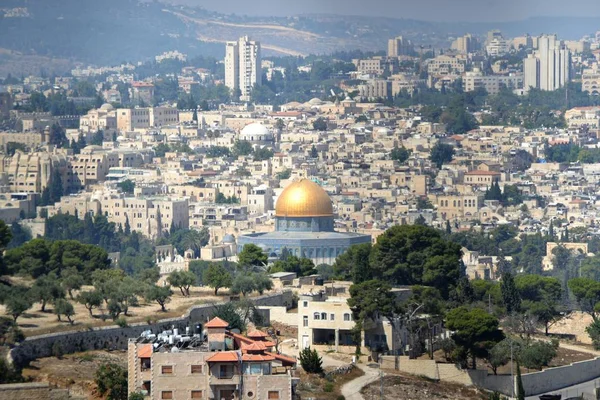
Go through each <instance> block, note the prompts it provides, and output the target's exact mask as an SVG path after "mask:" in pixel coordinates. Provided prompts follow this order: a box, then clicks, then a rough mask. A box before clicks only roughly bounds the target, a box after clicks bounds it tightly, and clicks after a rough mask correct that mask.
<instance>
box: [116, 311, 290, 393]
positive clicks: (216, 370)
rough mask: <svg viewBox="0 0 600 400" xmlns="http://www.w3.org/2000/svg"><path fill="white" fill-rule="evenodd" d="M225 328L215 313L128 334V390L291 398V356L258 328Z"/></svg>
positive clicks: (225, 324)
mask: <svg viewBox="0 0 600 400" xmlns="http://www.w3.org/2000/svg"><path fill="white" fill-rule="evenodd" d="M202 328H204V331H202ZM228 328H229V323H228V322H226V321H223V320H222V319H220V318H214V319H212V320H211V321H209V322H207V323H206V324H205V325H204V327H202V326H201V325H198V326H196V327H195V328H194V331H193V332H191V331H190V330H189V329H187V330H186V331H185V332H179V331H178V330H177V329H174V330H173V331H166V332H163V333H161V334H159V335H153V334H146V335H142V336H141V337H140V338H139V339H137V340H134V339H131V340H130V341H129V345H128V354H127V358H128V362H127V368H128V376H129V378H128V392H129V393H130V394H131V393H135V392H141V393H142V394H143V395H144V396H145V398H147V399H157V400H158V399H160V400H164V399H166V400H179V399H185V400H188V399H221V400H291V399H292V397H293V395H294V394H295V391H296V384H297V382H298V379H297V378H293V377H292V372H291V368H292V367H294V366H295V365H296V360H295V359H294V358H291V357H287V356H284V355H281V354H278V353H277V352H276V351H275V350H274V348H275V343H274V342H273V341H271V340H270V338H269V337H268V336H267V334H265V333H263V332H261V331H253V332H250V333H248V335H247V336H243V335H240V334H237V333H235V332H234V331H232V330H230V329H228Z"/></svg>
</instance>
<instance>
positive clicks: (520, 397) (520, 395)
mask: <svg viewBox="0 0 600 400" xmlns="http://www.w3.org/2000/svg"><path fill="white" fill-rule="evenodd" d="M517 400H525V388H524V387H523V378H522V377H521V365H520V364H519V362H518V361H517Z"/></svg>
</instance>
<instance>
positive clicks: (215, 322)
mask: <svg viewBox="0 0 600 400" xmlns="http://www.w3.org/2000/svg"><path fill="white" fill-rule="evenodd" d="M228 326H229V322H227V321H223V320H222V319H221V318H219V317H214V318H213V319H211V320H210V321H208V322H207V323H206V325H204V327H205V328H227V327H228Z"/></svg>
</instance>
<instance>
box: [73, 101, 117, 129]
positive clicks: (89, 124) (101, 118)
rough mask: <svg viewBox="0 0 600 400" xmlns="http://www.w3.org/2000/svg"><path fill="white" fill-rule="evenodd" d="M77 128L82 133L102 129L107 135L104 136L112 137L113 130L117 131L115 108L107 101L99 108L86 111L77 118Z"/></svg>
mask: <svg viewBox="0 0 600 400" xmlns="http://www.w3.org/2000/svg"><path fill="white" fill-rule="evenodd" d="M79 130H80V131H82V132H84V133H94V132H98V131H100V130H102V131H104V133H105V135H107V136H105V137H112V134H113V132H116V131H117V115H116V110H115V109H114V108H113V106H112V105H110V104H108V103H107V104H103V105H102V106H101V107H100V108H95V109H92V110H90V111H88V113H87V114H86V115H82V116H81V118H79Z"/></svg>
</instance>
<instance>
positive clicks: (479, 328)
mask: <svg viewBox="0 0 600 400" xmlns="http://www.w3.org/2000/svg"><path fill="white" fill-rule="evenodd" d="M446 326H447V328H448V329H450V330H451V331H454V333H453V334H452V340H454V342H455V343H456V346H457V348H458V350H459V353H460V354H461V355H462V357H461V358H463V364H464V365H466V364H467V360H468V358H469V357H470V358H471V360H472V368H473V369H475V368H476V360H477V358H486V357H487V356H488V351H489V350H490V349H491V348H492V347H493V346H494V345H495V344H496V343H498V342H500V341H501V340H502V339H503V338H504V334H503V333H502V331H501V330H500V329H498V326H499V322H498V319H497V318H496V317H494V316H492V315H490V314H488V313H487V312H485V311H484V310H482V309H479V308H474V309H472V310H470V309H468V308H467V307H464V306H463V307H459V308H455V309H453V310H451V311H450V312H448V314H447V315H446Z"/></svg>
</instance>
